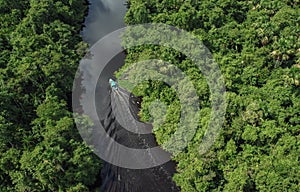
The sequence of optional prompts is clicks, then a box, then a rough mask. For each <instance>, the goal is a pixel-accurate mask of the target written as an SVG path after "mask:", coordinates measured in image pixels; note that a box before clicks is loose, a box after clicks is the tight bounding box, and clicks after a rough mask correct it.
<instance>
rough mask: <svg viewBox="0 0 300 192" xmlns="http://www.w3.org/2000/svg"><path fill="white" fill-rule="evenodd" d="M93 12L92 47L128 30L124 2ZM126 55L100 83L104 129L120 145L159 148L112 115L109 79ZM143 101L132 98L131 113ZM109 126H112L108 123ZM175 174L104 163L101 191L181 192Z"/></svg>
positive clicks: (93, 0)
mask: <svg viewBox="0 0 300 192" xmlns="http://www.w3.org/2000/svg"><path fill="white" fill-rule="evenodd" d="M89 2H90V6H89V12H88V16H87V17H86V20H85V27H84V29H83V31H82V35H83V39H84V41H86V42H87V43H89V44H90V46H92V45H93V44H95V43H96V42H97V41H98V40H99V39H101V38H102V37H104V36H105V35H107V34H109V33H110V32H112V31H114V30H117V29H119V28H122V27H124V26H125V24H124V22H123V20H124V15H125V13H126V7H125V6H124V4H125V1H124V0H89ZM124 58H125V54H124V53H120V54H118V55H117V56H115V57H114V58H113V59H112V60H111V61H110V63H109V64H108V65H107V67H105V69H104V70H103V71H102V73H101V74H100V77H99V79H98V82H97V88H96V94H97V101H96V105H97V114H98V116H99V119H100V120H102V121H103V122H106V123H103V122H102V123H103V127H104V128H105V129H106V131H107V132H109V133H110V136H111V137H112V138H114V139H115V140H116V141H117V142H119V143H121V144H123V145H126V146H131V147H133V148H143V147H145V146H143V145H144V144H142V146H141V144H140V143H141V142H140V140H141V139H142V140H143V141H147V142H148V143H147V146H156V145H157V143H156V141H155V137H154V135H153V134H147V135H145V136H144V138H141V137H137V136H136V134H131V133H129V132H128V131H126V130H125V129H124V128H122V126H120V124H118V122H117V121H116V120H115V119H116V118H115V117H114V116H113V114H112V113H111V111H112V103H113V101H112V99H111V97H110V88H109V84H108V79H109V78H111V77H113V74H114V72H115V71H117V70H118V69H119V68H120V67H121V66H122V65H123V64H124ZM139 99H140V98H136V97H132V98H131V101H130V103H132V106H130V108H131V111H133V113H136V112H137V111H138V110H139V107H138V105H137V102H136V101H138V100H139ZM107 122H108V123H107ZM174 173H175V163H174V162H172V161H169V162H167V163H165V164H163V165H160V166H157V167H153V168H148V169H128V168H122V167H118V166H115V165H112V164H109V163H106V162H104V166H103V168H102V171H101V181H102V184H101V188H100V191H109V192H119V191H120V192H122V191H132V192H152V191H153V192H158V191H162V192H172V191H180V190H179V188H178V187H177V186H176V185H175V183H174V182H173V181H172V176H173V174H174Z"/></svg>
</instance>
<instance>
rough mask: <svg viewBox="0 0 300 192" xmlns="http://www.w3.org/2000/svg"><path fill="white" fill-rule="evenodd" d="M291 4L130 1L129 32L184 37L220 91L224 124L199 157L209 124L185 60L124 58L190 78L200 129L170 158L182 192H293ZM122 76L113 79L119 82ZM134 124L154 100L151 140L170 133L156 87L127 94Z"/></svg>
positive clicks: (174, 102) (144, 51)
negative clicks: (133, 104) (151, 30)
mask: <svg viewBox="0 0 300 192" xmlns="http://www.w3.org/2000/svg"><path fill="white" fill-rule="evenodd" d="M299 6H300V5H299V1H298V0H286V1H282V0H272V1H271V0H267V1H265V0H264V1H260V0H257V1H229V0H213V1H208V0H203V1H200V0H199V1H198V0H174V1H171V0H146V1H143V0H131V1H130V4H129V7H130V8H129V10H128V12H127V15H126V17H125V21H126V23H127V24H128V25H131V24H140V23H147V22H148V23H149V22H152V23H166V24H170V25H174V26H177V27H179V28H182V29H185V30H188V31H190V32H191V33H193V34H194V35H195V36H196V37H198V38H199V39H200V40H202V41H203V42H204V43H205V45H206V46H207V47H208V48H209V49H210V50H211V52H212V53H213V55H214V58H215V59H216V61H217V62H218V63H219V66H220V69H221V71H222V74H223V76H224V78H225V82H226V90H227V102H228V107H227V111H226V120H225V123H224V126H223V129H222V131H221V134H220V136H219V137H218V140H217V142H216V143H215V144H214V145H213V147H212V148H211V149H210V150H209V151H208V152H207V153H206V154H204V155H200V154H199V145H200V143H201V140H202V137H203V134H204V132H205V130H206V128H207V124H208V120H209V117H210V110H211V109H210V92H209V88H208V86H207V83H206V80H205V79H204V77H203V76H202V74H201V73H200V72H199V70H197V68H195V66H194V65H193V63H192V62H191V61H190V60H188V59H186V57H185V56H184V55H183V54H181V53H178V52H176V51H175V50H173V49H170V48H167V47H157V46H141V47H136V48H134V49H129V50H127V52H128V54H127V59H126V65H125V66H124V68H126V67H128V66H130V65H131V64H132V63H135V62H138V61H143V60H147V59H161V60H164V61H168V62H171V63H173V64H175V65H176V66H178V67H179V68H180V69H182V70H183V71H185V72H186V74H188V75H189V77H190V78H191V79H192V81H193V84H194V86H195V88H196V89H197V93H198V96H199V103H200V106H201V119H200V121H199V129H198V131H197V133H196V135H195V136H194V138H193V140H192V142H190V144H189V146H188V147H187V148H186V149H185V150H184V151H183V152H181V153H180V154H179V155H177V156H176V157H174V160H175V161H177V162H178V166H177V171H178V173H177V174H176V175H175V176H174V180H175V181H176V183H177V184H178V185H179V186H180V187H181V189H182V191H186V192H192V191H300V159H299V157H300V156H299V154H300V83H299V81H300V38H299V34H300V7H299ZM121 73H122V70H121V71H120V73H119V74H118V75H120V74H121ZM135 94H137V95H140V96H143V102H142V110H141V113H140V115H141V118H142V119H143V120H144V121H148V120H150V119H151V115H150V114H151V111H149V106H150V103H151V102H152V101H155V100H156V99H159V100H160V101H162V102H163V103H165V104H166V105H167V106H168V107H167V109H166V110H167V116H166V119H165V122H164V123H163V124H162V125H160V127H155V129H154V131H155V134H156V137H157V141H158V142H159V143H160V144H162V143H164V142H165V141H167V139H168V138H170V136H171V135H172V134H173V133H174V132H175V130H176V128H177V126H176V125H177V123H178V120H179V117H180V105H179V104H178V102H179V100H178V97H177V96H176V94H175V92H174V90H172V89H171V88H170V87H168V86H166V84H164V83H163V82H158V81H148V82H144V83H142V84H140V85H139V86H138V87H136V88H135Z"/></svg>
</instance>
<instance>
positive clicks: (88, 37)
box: [82, 0, 126, 45]
mask: <svg viewBox="0 0 300 192" xmlns="http://www.w3.org/2000/svg"><path fill="white" fill-rule="evenodd" d="M120 1H121V2H122V3H120ZM89 2H90V5H89V13H88V16H87V17H86V20H85V27H84V28H83V31H82V35H83V40H84V41H85V42H87V43H89V44H90V45H93V44H94V43H96V42H97V41H98V40H99V39H100V38H102V37H104V36H105V35H107V34H108V33H110V32H112V31H115V30H117V29H119V28H121V27H124V26H125V24H124V16H125V13H126V7H125V6H124V4H125V2H126V0H89Z"/></svg>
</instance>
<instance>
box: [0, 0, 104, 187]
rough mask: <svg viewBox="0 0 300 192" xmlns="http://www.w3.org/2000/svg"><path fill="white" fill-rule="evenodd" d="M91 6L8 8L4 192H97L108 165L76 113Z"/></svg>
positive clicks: (2, 19) (2, 83)
mask: <svg viewBox="0 0 300 192" xmlns="http://www.w3.org/2000/svg"><path fill="white" fill-rule="evenodd" d="M86 9H87V4H86V1H84V0H47V1H44V0H18V1H11V0H0V50H1V51H0V87H1V88H0V98H1V99H0V191H3V192H4V191H39V192H40V191H90V190H91V189H92V188H93V185H94V183H95V181H96V178H97V175H98V174H99V170H100V160H99V159H98V158H97V157H96V156H95V155H93V153H92V152H91V150H90V149H89V148H88V147H87V146H86V145H85V144H84V142H83V141H82V140H81V138H80V136H79V134H78V131H77V129H76V127H75V125H74V122H73V118H72V113H71V98H70V96H71V91H72V84H73V77H74V74H75V71H76V69H77V66H78V63H79V60H80V58H81V57H82V54H80V53H81V51H80V50H82V49H84V48H85V47H86V45H84V44H83V43H82V40H81V37H80V36H79V31H80V28H81V26H82V22H83V19H84V15H85V13H86Z"/></svg>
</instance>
